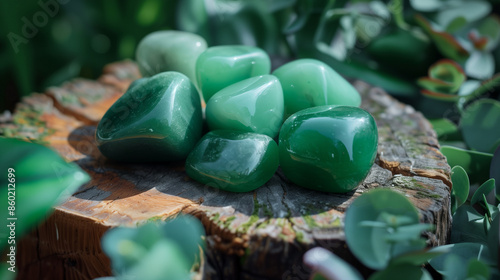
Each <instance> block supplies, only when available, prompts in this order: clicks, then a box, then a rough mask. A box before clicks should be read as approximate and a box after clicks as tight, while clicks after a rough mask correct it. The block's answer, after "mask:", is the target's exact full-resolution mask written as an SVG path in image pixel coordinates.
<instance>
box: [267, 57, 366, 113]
mask: <svg viewBox="0 0 500 280" xmlns="http://www.w3.org/2000/svg"><path fill="white" fill-rule="evenodd" d="M272 74H273V75H275V76H276V77H278V79H279V81H280V82H281V86H282V87H283V96H284V99H285V117H287V116H290V115H291V114H293V113H295V112H297V111H300V110H302V109H306V108H310V107H315V106H321V105H349V106H359V105H360V104H361V96H360V95H359V93H358V91H357V90H356V89H355V88H354V87H353V86H352V85H351V84H350V83H349V82H348V81H346V80H345V79H344V78H343V77H342V76H340V75H339V74H338V73H337V72H335V70H333V69H332V68H331V67H330V66H328V65H327V64H325V63H323V62H321V61H319V60H315V59H298V60H295V61H292V62H289V63H287V64H285V65H283V66H281V67H279V68H278V69H276V70H274V72H273V73H272Z"/></svg>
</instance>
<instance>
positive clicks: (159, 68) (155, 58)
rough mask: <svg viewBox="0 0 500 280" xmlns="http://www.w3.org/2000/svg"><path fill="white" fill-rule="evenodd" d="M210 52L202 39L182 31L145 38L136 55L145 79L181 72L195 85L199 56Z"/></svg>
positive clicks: (167, 32)
mask: <svg viewBox="0 0 500 280" xmlns="http://www.w3.org/2000/svg"><path fill="white" fill-rule="evenodd" d="M206 49H207V42H206V41H205V39H203V38H202V37H201V36H198V35H196V34H193V33H189V32H183V31H174V30H168V31H156V32H153V33H150V34H149V35H147V36H146V37H144V38H143V39H142V40H141V42H139V45H138V46H137V51H136V54H135V57H136V60H137V64H138V65H139V70H140V71H141V74H142V75H143V76H144V77H149V76H153V75H156V74H158V73H161V72H165V71H176V72H180V73H182V74H184V75H186V76H188V78H189V79H190V80H191V82H192V83H193V84H194V83H196V73H195V66H196V60H197V59H198V56H199V55H200V54H201V53H202V52H203V51H205V50H206Z"/></svg>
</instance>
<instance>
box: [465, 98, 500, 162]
mask: <svg viewBox="0 0 500 280" xmlns="http://www.w3.org/2000/svg"><path fill="white" fill-rule="evenodd" d="M499 123H500V102H499V101H496V100H492V99H480V100H478V101H476V102H474V103H472V104H471V105H469V106H468V107H467V108H465V111H464V112H463V114H462V118H461V122H460V128H461V130H462V135H463V137H464V140H465V142H466V143H467V145H469V147H471V148H472V149H474V150H477V151H480V152H486V153H493V152H494V151H495V149H496V148H497V146H498V144H499V143H500V142H499V141H500V129H498V124H499Z"/></svg>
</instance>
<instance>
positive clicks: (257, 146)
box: [186, 130, 279, 192]
mask: <svg viewBox="0 0 500 280" xmlns="http://www.w3.org/2000/svg"><path fill="white" fill-rule="evenodd" d="M278 158H279V156H278V145H277V144H276V142H274V140H273V139H271V138H270V137H268V136H266V135H262V134H256V133H248V132H239V131H232V130H215V131H210V132H209V133H207V134H205V136H203V138H202V139H201V140H200V141H199V142H198V144H197V145H196V147H195V148H194V149H193V150H192V151H191V153H190V154H189V156H188V158H187V159H186V173H187V174H188V175H189V177H191V178H192V179H194V180H196V181H198V182H200V183H202V184H206V185H209V186H211V187H214V188H218V189H222V190H225V191H231V192H248V191H252V190H255V189H257V188H258V187H260V186H262V185H264V184H265V183H266V182H267V181H269V179H271V177H272V176H273V174H274V173H275V172H276V169H278V163H279V159H278Z"/></svg>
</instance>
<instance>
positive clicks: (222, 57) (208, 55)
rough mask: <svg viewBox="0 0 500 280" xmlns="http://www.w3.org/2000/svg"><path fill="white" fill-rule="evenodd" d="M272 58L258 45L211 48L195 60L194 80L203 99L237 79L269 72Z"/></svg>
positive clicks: (235, 81) (208, 97)
mask: <svg viewBox="0 0 500 280" xmlns="http://www.w3.org/2000/svg"><path fill="white" fill-rule="evenodd" d="M270 71H271V60H270V59H269V56H268V55H267V53H266V52H265V51H263V50H262V49H259V48H257V47H251V46H240V45H228V46H215V47H210V48H208V49H207V50H206V51H204V52H203V53H202V54H200V56H199V57H198V60H197V61H196V80H197V83H198V86H199V88H200V90H201V92H202V94H203V98H204V99H205V102H208V100H209V99H210V97H212V95H214V94H215V93H216V92H218V91H219V90H221V89H223V88H225V87H227V86H229V85H231V84H234V83H237V82H239V81H242V80H245V79H248V78H251V77H255V76H259V75H265V74H269V72H270Z"/></svg>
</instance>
